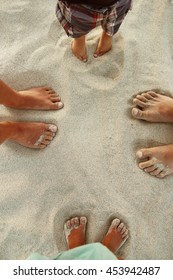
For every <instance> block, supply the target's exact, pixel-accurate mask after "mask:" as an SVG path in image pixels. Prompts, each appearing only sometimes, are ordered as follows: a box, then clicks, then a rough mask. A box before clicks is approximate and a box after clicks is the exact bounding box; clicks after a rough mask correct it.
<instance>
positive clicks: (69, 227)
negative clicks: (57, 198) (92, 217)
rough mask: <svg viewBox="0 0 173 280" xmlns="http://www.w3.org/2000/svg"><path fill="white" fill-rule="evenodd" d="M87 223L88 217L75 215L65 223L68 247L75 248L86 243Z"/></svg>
mask: <svg viewBox="0 0 173 280" xmlns="http://www.w3.org/2000/svg"><path fill="white" fill-rule="evenodd" d="M86 224H87V218H86V217H80V218H78V217H75V218H72V219H70V220H68V221H67V222H66V223H65V224H64V231H65V237H66V241H67V245H68V249H73V248H76V247H78V246H82V245H84V244H85V233H86Z"/></svg>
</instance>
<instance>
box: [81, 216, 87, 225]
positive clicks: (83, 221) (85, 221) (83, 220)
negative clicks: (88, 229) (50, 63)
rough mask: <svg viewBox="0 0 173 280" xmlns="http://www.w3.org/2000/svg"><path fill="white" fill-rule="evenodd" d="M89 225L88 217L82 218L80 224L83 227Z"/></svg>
mask: <svg viewBox="0 0 173 280" xmlns="http://www.w3.org/2000/svg"><path fill="white" fill-rule="evenodd" d="M86 223H87V218H86V217H80V224H81V225H86Z"/></svg>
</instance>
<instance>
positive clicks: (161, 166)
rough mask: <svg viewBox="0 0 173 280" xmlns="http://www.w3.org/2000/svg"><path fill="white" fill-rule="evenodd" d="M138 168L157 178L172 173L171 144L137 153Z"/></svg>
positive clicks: (172, 145) (172, 153)
mask: <svg viewBox="0 0 173 280" xmlns="http://www.w3.org/2000/svg"><path fill="white" fill-rule="evenodd" d="M136 157H137V159H138V160H139V161H142V162H139V163H138V166H139V168H141V169H143V170H144V171H145V172H147V173H149V174H150V175H152V176H155V177H157V178H164V177H165V176H167V175H169V174H171V173H173V144H171V145H165V146H158V147H154V148H146V149H141V150H139V151H137V153H136Z"/></svg>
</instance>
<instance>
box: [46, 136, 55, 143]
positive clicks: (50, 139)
mask: <svg viewBox="0 0 173 280" xmlns="http://www.w3.org/2000/svg"><path fill="white" fill-rule="evenodd" d="M53 138H54V137H53V136H45V140H47V141H49V142H51V141H52V140H53Z"/></svg>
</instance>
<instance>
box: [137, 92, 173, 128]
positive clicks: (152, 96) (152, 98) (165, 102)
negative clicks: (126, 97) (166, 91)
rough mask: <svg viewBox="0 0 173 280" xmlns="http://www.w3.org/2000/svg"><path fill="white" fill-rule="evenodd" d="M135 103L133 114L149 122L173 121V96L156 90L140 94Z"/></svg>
mask: <svg viewBox="0 0 173 280" xmlns="http://www.w3.org/2000/svg"><path fill="white" fill-rule="evenodd" d="M133 103H134V104H135V107H134V108H133V109H132V115H133V117H134V118H136V119H142V120H146V121H149V122H169V123H172V122H173V98H171V97H168V96H165V95H161V94H158V93H155V92H154V91H148V92H144V93H142V94H138V95H137V96H136V97H135V98H134V99H133Z"/></svg>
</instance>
